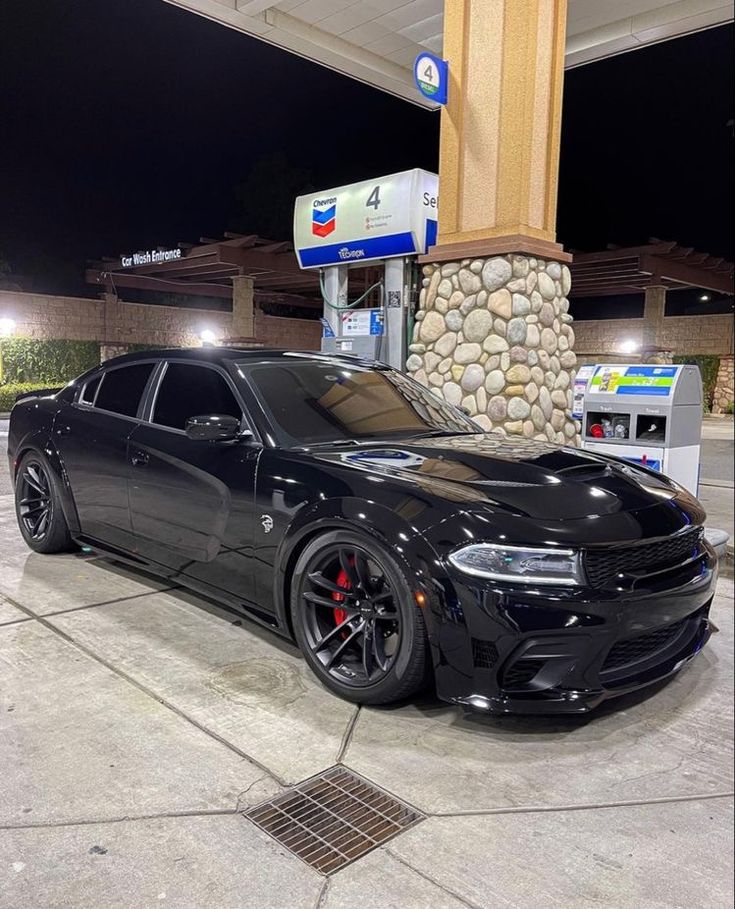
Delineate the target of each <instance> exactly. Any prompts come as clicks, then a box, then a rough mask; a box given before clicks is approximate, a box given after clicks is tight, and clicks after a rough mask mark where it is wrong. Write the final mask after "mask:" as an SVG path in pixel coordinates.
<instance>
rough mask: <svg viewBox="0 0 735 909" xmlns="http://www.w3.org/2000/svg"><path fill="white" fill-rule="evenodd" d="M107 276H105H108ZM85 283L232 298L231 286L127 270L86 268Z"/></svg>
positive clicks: (225, 298)
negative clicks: (160, 276)
mask: <svg viewBox="0 0 735 909" xmlns="http://www.w3.org/2000/svg"><path fill="white" fill-rule="evenodd" d="M108 275H109V277H106V276H108ZM84 277H85V280H86V282H87V284H105V283H107V282H112V284H113V286H114V287H132V288H136V289H137V290H148V291H156V292H158V293H167V294H186V295H187V296H197V297H218V298H220V299H224V300H231V299H232V288H231V287H225V286H220V285H214V284H195V283H194V282H190V281H182V282H181V283H178V282H175V281H166V280H165V279H163V278H152V277H150V276H146V275H135V274H130V273H128V272H116V273H114V274H110V273H109V272H101V271H98V270H97V269H94V268H88V269H87V270H86V272H85V276H84Z"/></svg>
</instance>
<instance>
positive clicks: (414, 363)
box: [406, 354, 423, 372]
mask: <svg viewBox="0 0 735 909" xmlns="http://www.w3.org/2000/svg"><path fill="white" fill-rule="evenodd" d="M422 363H423V360H422V359H421V357H420V356H419V355H418V354H411V356H410V357H409V358H408V359H407V360H406V369H407V370H408V371H409V372H415V371H416V370H417V369H421V365H422Z"/></svg>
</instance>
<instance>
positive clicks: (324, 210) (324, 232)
mask: <svg viewBox="0 0 735 909" xmlns="http://www.w3.org/2000/svg"><path fill="white" fill-rule="evenodd" d="M336 226H337V200H336V199H334V198H332V199H317V200H316V201H315V202H314V207H313V208H312V210H311V232H312V233H313V234H315V235H316V236H317V237H328V236H329V234H331V233H332V231H333V230H334V228H335V227H336Z"/></svg>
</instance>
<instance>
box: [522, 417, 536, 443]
mask: <svg viewBox="0 0 735 909" xmlns="http://www.w3.org/2000/svg"><path fill="white" fill-rule="evenodd" d="M534 430H535V427H534V425H533V423H532V422H531V420H524V421H523V435H524V436H525V437H526V438H527V439H530V438H531V437H532V436H533V433H534Z"/></svg>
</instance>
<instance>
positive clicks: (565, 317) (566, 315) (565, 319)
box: [561, 312, 574, 322]
mask: <svg viewBox="0 0 735 909" xmlns="http://www.w3.org/2000/svg"><path fill="white" fill-rule="evenodd" d="M561 320H562V322H573V321H574V319H573V317H572V316H570V315H569V313H568V312H563V313H562V314H561Z"/></svg>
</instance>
